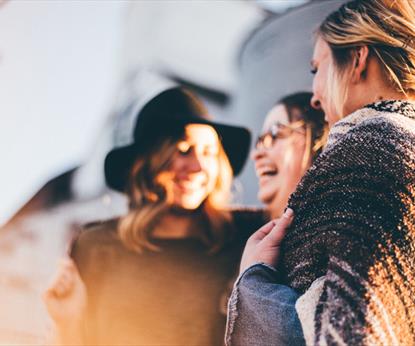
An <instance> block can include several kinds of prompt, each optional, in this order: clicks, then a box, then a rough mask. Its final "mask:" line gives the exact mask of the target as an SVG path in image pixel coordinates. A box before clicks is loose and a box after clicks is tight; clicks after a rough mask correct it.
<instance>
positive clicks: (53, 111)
mask: <svg viewBox="0 0 415 346" xmlns="http://www.w3.org/2000/svg"><path fill="white" fill-rule="evenodd" d="M126 8H127V2H125V1H82V0H79V1H77V0H73V1H65V0H62V1H60V0H54V1H47V0H45V1H43V0H36V1H33V0H27V1H25V0H17V1H8V2H5V3H4V4H3V5H2V6H1V7H0V57H1V60H0V158H1V174H0V224H1V223H3V222H5V221H6V220H7V219H8V218H9V217H10V216H12V214H13V213H15V212H16V211H17V209H18V208H19V207H21V206H22V204H23V203H24V202H26V200H27V199H28V198H30V197H31V196H32V194H34V193H35V192H36V191H37V190H38V189H39V188H40V187H41V186H42V185H43V184H44V183H45V182H46V181H47V180H49V179H50V178H51V177H53V176H54V175H56V174H59V173H62V172H63V171H65V170H66V169H68V168H72V166H75V165H77V164H79V163H80V162H82V161H83V160H84V159H85V156H86V154H87V153H88V150H89V148H90V146H91V145H92V144H93V143H94V141H95V140H96V136H97V130H99V129H100V128H101V126H102V123H103V115H104V114H106V113H107V112H108V109H109V107H110V106H111V105H112V103H113V97H114V93H115V90H116V87H117V85H118V77H119V75H118V73H117V67H118V66H119V53H120V48H121V33H122V30H123V27H122V25H121V24H122V20H123V18H124V16H125V11H126Z"/></svg>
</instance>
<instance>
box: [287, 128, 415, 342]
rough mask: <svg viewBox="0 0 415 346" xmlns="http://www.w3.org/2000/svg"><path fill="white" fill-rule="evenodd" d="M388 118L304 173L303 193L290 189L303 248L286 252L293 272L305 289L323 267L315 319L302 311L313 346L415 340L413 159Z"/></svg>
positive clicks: (359, 131)
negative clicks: (413, 311) (412, 307)
mask: <svg viewBox="0 0 415 346" xmlns="http://www.w3.org/2000/svg"><path fill="white" fill-rule="evenodd" d="M388 126H389V125H388V124H385V123H382V124H379V123H367V124H363V125H361V126H359V127H358V128H356V129H354V130H351V131H350V133H349V134H348V135H347V136H345V138H344V139H342V140H341V141H339V143H337V144H336V145H335V146H333V147H332V148H331V149H330V150H329V151H328V152H326V153H325V154H324V155H323V157H322V158H321V161H320V162H319V165H316V166H315V168H314V171H312V172H310V174H309V175H308V176H307V177H306V178H305V179H304V180H303V183H302V185H301V186H300V188H299V192H300V193H301V194H302V198H303V201H302V202H300V201H299V199H297V200H296V196H293V199H292V206H293V208H294V210H295V211H296V215H298V216H299V217H298V219H297V220H296V221H295V223H294V225H293V227H294V228H295V231H294V232H293V233H292V234H291V235H290V236H289V237H291V241H292V240H295V239H297V240H301V241H302V242H303V244H304V246H303V247H300V248H299V249H298V250H297V252H296V251H293V253H297V256H292V258H291V259H289V260H288V262H289V261H292V268H294V269H293V270H292V271H291V272H290V273H289V276H290V280H291V282H292V283H293V286H294V287H297V288H298V289H300V291H303V292H304V291H305V292H306V294H307V293H310V290H315V287H314V288H313V287H311V288H309V287H310V281H311V282H312V281H313V280H315V279H316V278H317V277H319V276H322V275H324V281H323V282H322V283H321V285H320V288H319V298H318V300H317V301H316V304H315V308H314V309H313V310H311V311H310V310H309V312H308V313H309V314H311V315H312V317H311V318H305V319H302V323H303V329H304V330H309V329H310V328H313V329H314V335H313V337H314V340H313V344H316V345H346V344H352V345H375V344H387V345H398V344H413V343H414V342H415V340H414V339H413V335H414V322H415V319H414V317H413V313H411V311H410V307H411V306H413V304H414V298H413V297H414V293H415V292H414V288H413V283H414V281H413V280H414V274H413V269H414V263H413V260H411V257H412V258H413V245H411V244H410V242H409V241H408V240H409V239H410V238H409V237H408V236H409V234H410V232H413V231H414V229H413V226H414V223H413V222H414V220H413V215H412V216H411V215H410V210H411V209H412V210H413V200H414V197H415V194H414V191H415V189H414V181H415V180H414V173H413V167H414V163H413V160H414V158H413V155H412V154H411V153H410V152H408V151H405V150H404V148H405V146H403V144H404V143H402V138H404V137H403V136H402V134H400V133H398V132H397V131H396V130H394V129H388V128H387V127H388ZM388 130H389V131H388ZM412 148H413V146H412ZM401 149H402V150H401ZM411 155H412V156H411ZM411 161H412V162H411ZM306 189H307V190H308V191H305V190H306ZM304 196H306V197H305V198H304ZM410 219H411V220H412V221H411V222H409V220H410ZM305 238H306V239H305ZM291 244H295V242H291ZM296 245H297V246H298V242H297V244H296ZM411 249H412V250H411ZM411 253H412V255H411ZM295 261H297V263H294V262H295ZM411 283H412V284H411ZM310 323H311V324H313V325H312V326H310V325H309V324H310ZM304 324H305V325H304ZM308 341H310V340H308Z"/></svg>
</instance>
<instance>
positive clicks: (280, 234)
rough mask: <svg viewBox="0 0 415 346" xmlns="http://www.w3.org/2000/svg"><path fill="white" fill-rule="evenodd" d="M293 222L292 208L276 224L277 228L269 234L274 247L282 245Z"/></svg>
mask: <svg viewBox="0 0 415 346" xmlns="http://www.w3.org/2000/svg"><path fill="white" fill-rule="evenodd" d="M293 220H294V211H293V210H292V209H290V208H287V210H286V211H285V212H284V214H283V216H282V217H281V218H280V219H279V220H278V221H277V222H276V223H275V226H274V227H273V228H272V230H271V231H270V232H269V234H268V237H267V238H269V241H270V242H271V243H272V244H273V246H278V245H279V244H281V242H282V240H283V239H284V236H285V233H286V232H287V228H288V227H290V225H291V223H292V221H293Z"/></svg>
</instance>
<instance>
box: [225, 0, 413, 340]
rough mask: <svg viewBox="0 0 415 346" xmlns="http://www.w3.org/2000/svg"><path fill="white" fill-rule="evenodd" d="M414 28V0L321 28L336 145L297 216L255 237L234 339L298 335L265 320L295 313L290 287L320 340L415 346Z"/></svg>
mask: <svg viewBox="0 0 415 346" xmlns="http://www.w3.org/2000/svg"><path fill="white" fill-rule="evenodd" d="M414 23H415V2H414V1H412V0H411V1H409V0H394V1H387V0H359V1H351V2H348V3H346V4H345V5H343V6H342V7H340V9H339V10H337V11H335V12H333V13H332V14H331V15H329V16H328V17H327V18H326V19H325V20H324V22H323V23H322V24H321V26H320V28H319V29H318V31H317V38H316V43H315V47H314V54H313V60H312V72H313V73H314V75H315V76H314V83H313V94H314V95H313V100H312V104H313V105H314V106H315V107H321V108H322V109H323V110H324V111H325V114H326V117H327V120H328V122H329V124H330V126H331V130H330V134H329V140H328V144H327V147H326V148H325V150H324V152H323V153H322V154H321V156H320V157H319V158H318V159H317V161H316V162H315V164H314V165H313V166H312V168H311V169H310V170H309V171H308V173H307V174H306V175H305V177H304V178H303V180H302V181H301V183H300V185H299V186H298V188H297V190H296V191H295V193H294V194H293V195H292V197H291V199H290V202H289V205H290V207H291V208H292V209H293V210H294V211H295V218H294V221H293V211H292V210H291V209H289V210H287V212H286V213H285V214H284V217H283V218H282V219H281V220H280V221H278V222H274V223H270V224H268V225H266V226H264V228H262V229H261V230H260V231H259V232H258V233H256V234H254V235H253V236H252V237H251V238H250V240H248V243H247V247H246V249H245V252H244V256H243V259H242V264H241V267H242V268H241V270H242V272H243V273H242V275H241V276H240V278H239V281H238V284H237V285H236V286H235V289H234V292H233V297H237V298H238V300H237V304H234V305H231V307H234V310H236V311H237V312H238V311H239V315H236V314H234V313H233V310H232V309H230V322H231V323H230V324H231V325H232V326H233V329H232V328H230V329H228V335H227V340H228V343H229V344H232V343H236V344H238V343H239V344H247V343H249V340H252V338H253V336H254V335H255V333H256V332H255V331H256V330H257V328H258V327H259V326H262V327H261V328H262V330H263V333H262V335H261V339H260V340H259V341H258V338H257V343H256V344H257V345H260V344H263V345H265V344H266V345H269V344H273V343H276V342H278V337H279V336H280V334H281V332H282V333H283V334H284V336H285V337H287V336H289V335H290V331H289V330H287V329H286V330H283V329H281V328H280V326H279V325H278V324H270V323H268V324H267V325H266V328H263V324H262V321H263V320H267V319H272V320H273V321H275V318H274V316H275V315H277V316H279V315H280V312H281V311H282V310H283V308H285V309H287V310H289V312H291V313H292V309H293V308H294V305H293V301H292V300H291V301H288V300H283V299H280V300H277V299H274V298H275V297H277V296H278V294H279V292H282V291H284V290H285V291H288V292H290V294H291V296H295V295H301V297H300V298H299V299H298V300H297V302H296V305H295V308H296V310H297V312H298V315H299V318H300V321H301V326H302V331H303V333H304V337H305V341H306V343H307V344H308V345H312V344H316V345H413V344H415V314H414V306H415V262H414V258H415V246H414V239H415V216H414V215H415V214H414V213H415V155H414V153H415V24H414ZM290 222H292V224H291V226H290V227H289V228H288V226H289V224H290ZM287 228H288V229H287ZM285 232H287V233H286V235H285V238H284V234H285ZM283 238H284V240H283ZM280 252H281V256H279V255H280ZM279 257H281V258H279ZM257 263H262V264H257ZM269 273H274V275H276V274H278V275H280V281H279V282H282V283H285V286H282V285H278V284H276V283H275V282H273V281H272V280H271V275H270V274H269ZM259 283H260V284H259ZM281 297H282V295H281V294H280V295H279V298H281ZM232 299H234V298H232ZM232 299H231V301H232ZM280 319H283V317H280ZM243 323H244V325H245V326H248V328H246V329H245V331H241V329H238V326H240V325H241V324H243ZM267 327H268V328H267ZM278 333H280V334H278Z"/></svg>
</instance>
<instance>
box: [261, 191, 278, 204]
mask: <svg viewBox="0 0 415 346" xmlns="http://www.w3.org/2000/svg"><path fill="white" fill-rule="evenodd" d="M276 195H277V194H276V193H274V192H269V191H261V190H259V192H258V195H257V198H258V200H259V201H260V202H261V203H263V204H265V205H268V204H271V203H272V201H273V200H274V198H275V196H276Z"/></svg>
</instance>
